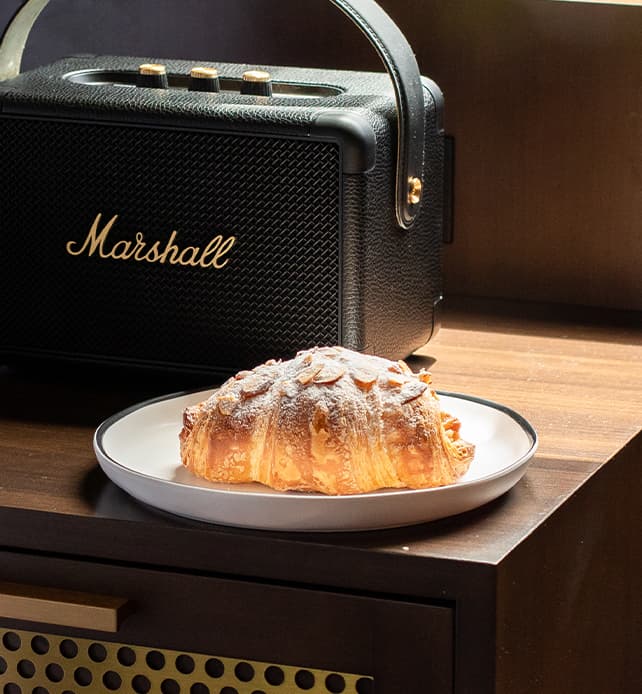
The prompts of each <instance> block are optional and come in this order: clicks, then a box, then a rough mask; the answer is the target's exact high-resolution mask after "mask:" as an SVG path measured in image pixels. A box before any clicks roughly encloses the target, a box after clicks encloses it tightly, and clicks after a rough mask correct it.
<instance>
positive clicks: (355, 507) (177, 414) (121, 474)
mask: <svg viewBox="0 0 642 694" xmlns="http://www.w3.org/2000/svg"><path fill="white" fill-rule="evenodd" d="M211 393H212V391H200V392H195V393H187V394H185V393H179V394H174V395H167V396H165V397H162V398H158V399H156V400H150V401H147V402H143V403H141V404H139V405H135V406H134V407H131V408H129V409H127V410H124V411H122V412H119V413H118V414H116V415H114V416H113V417H110V418H109V419H107V420H106V421H105V422H103V423H102V424H101V425H100V427H98V429H97V430H96V434H95V436H94V450H95V451H96V456H97V458H98V462H99V463H100V466H101V467H102V469H103V470H104V472H105V474H106V475H107V476H108V477H109V478H110V479H111V480H112V481H113V482H115V483H116V484H117V485H118V486H119V487H121V488H122V489H124V490H125V491H126V492H128V493H129V494H131V495H132V496H133V497H135V498H136V499H138V500H140V501H143V502H144V503H146V504H149V505H150V506H154V507H156V508H159V509H162V510H163V511H168V512H170V513H175V514H178V515H180V516H185V517H187V518H192V519H195V520H200V521H206V522H210V523H219V524H222V525H233V526H238V527H244V528H256V529H261V530H288V531H308V532H311V531H322V532H325V531H331V532H336V531H348V530H375V529H382V528H394V527H399V526H403V525H413V524H415V523H423V522H425V521H430V520H435V519H437V518H443V517H445V516H450V515H454V514H456V513H462V512H464V511H469V510H470V509H473V508H476V507H478V506H481V505H482V504H485V503H487V502H489V501H491V500H492V499H495V498H497V497H498V496H500V495H501V494H503V493H504V492H506V491H508V490H509V489H510V488H511V487H512V486H513V485H514V484H515V483H516V482H517V481H518V480H519V479H520V478H521V477H522V475H523V474H524V472H525V471H526V466H527V464H528V462H529V461H530V459H531V458H532V457H533V454H534V453H535V450H536V448H537V435H536V433H535V431H534V430H533V428H532V427H531V425H530V424H529V423H528V422H527V421H526V420H525V419H524V418H523V417H521V416H520V415H519V414H517V413H516V412H513V411H512V410H510V409H508V408H506V407H504V406H502V405H498V404H496V403H492V402H489V401H487V400H480V399H477V398H473V397H470V396H467V395H460V394H455V393H440V394H439V395H440V400H441V403H442V409H444V410H445V411H447V412H449V413H450V414H452V415H454V416H456V417H458V418H459V420H460V421H461V422H462V428H461V436H462V437H463V438H464V439H465V440H467V441H470V442H471V443H474V444H475V446H476V451H475V458H474V460H473V462H472V464H471V466H470V469H469V470H468V472H467V473H466V474H465V475H464V476H463V477H462V478H461V479H460V480H459V481H458V482H456V483H455V484H452V485H449V486H447V487H438V488H435V489H418V490H409V489H404V490H384V491H380V492H373V493H370V494H357V495H351V496H326V495H323V494H309V493H300V492H277V491H274V490H272V489H269V488H267V487H264V486H263V485H260V484H243V485H231V484H215V483H212V482H207V481H206V480H201V479H199V478H197V477H195V476H194V475H192V474H191V473H190V472H188V471H187V470H186V469H185V468H183V466H182V465H181V462H180V456H179V446H178V433H179V431H180V429H181V426H182V412H183V409H184V408H185V407H187V406H188V405H193V404H196V403H198V402H201V401H202V400H204V399H206V398H207V397H209V396H210V394H211Z"/></svg>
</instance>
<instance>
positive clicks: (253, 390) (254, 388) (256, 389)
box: [241, 373, 273, 398]
mask: <svg viewBox="0 0 642 694" xmlns="http://www.w3.org/2000/svg"><path fill="white" fill-rule="evenodd" d="M272 383H273V379H272V377H271V376H267V375H263V374H258V373H255V374H252V375H251V376H248V377H247V378H246V379H244V380H243V383H242V385H241V395H242V396H243V397H244V398H253V397H254V396H255V395H261V393H265V392H266V391H267V390H269V388H270V386H271V385H272Z"/></svg>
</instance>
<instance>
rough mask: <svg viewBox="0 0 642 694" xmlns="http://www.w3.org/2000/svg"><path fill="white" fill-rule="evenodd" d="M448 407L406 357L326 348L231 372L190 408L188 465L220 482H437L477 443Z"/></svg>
mask: <svg viewBox="0 0 642 694" xmlns="http://www.w3.org/2000/svg"><path fill="white" fill-rule="evenodd" d="M459 426H460V425H459V422H458V421H457V420H456V419H454V418H452V417H450V416H449V415H447V414H445V413H442V412H441V410H440V407H439V400H438V397H437V395H436V394H435V392H434V390H432V389H431V387H430V374H429V373H427V372H425V371H422V372H420V373H419V374H414V373H413V372H412V371H411V370H410V369H409V368H408V366H407V365H406V364H405V363H404V362H401V361H400V362H392V361H388V360H387V359H381V358H379V357H373V356H368V355H364V354H360V353H358V352H352V351H350V350H347V349H344V348H342V347H322V348H314V349H311V350H306V351H303V352H299V354H297V356H296V357H295V358H294V359H291V360H289V361H284V362H276V361H274V360H270V361H268V362H266V363H265V364H262V365H261V366H258V367H256V368H255V369H253V370H252V371H241V372H240V373H238V374H237V375H236V376H234V377H232V378H230V379H229V380H227V381H226V382H225V383H224V384H223V385H222V386H221V387H220V388H219V389H218V390H216V392H215V393H214V394H213V395H212V396H211V397H210V398H209V399H208V400H207V401H205V402H202V403H200V404H198V405H196V406H194V407H189V408H187V409H186V410H185V412H184V413H183V429H182V431H181V433H180V444H181V459H182V462H183V465H185V467H186V468H188V469H189V470H190V471H191V472H193V473H194V474H196V475H198V476H200V477H204V478H206V479H208V480H211V481H214V482H225V483H229V482H233V483H235V482H261V483H262V484H265V485H267V486H268V487H272V488H274V489H279V490H297V491H303V492H322V493H324V494H357V493H363V492H371V491H374V490H377V489H383V488H402V487H408V488H412V489H417V488H425V487H438V486H442V485H445V484H449V483H451V482H454V481H455V480H456V479H458V478H459V477H460V476H461V475H463V474H464V473H465V472H466V470H467V469H468V467H469V465H470V462H471V460H472V458H473V454H474V446H473V445H472V444H469V443H466V442H465V441H463V440H462V439H460V438H459Z"/></svg>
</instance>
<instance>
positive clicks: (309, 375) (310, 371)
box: [296, 363, 323, 386]
mask: <svg viewBox="0 0 642 694" xmlns="http://www.w3.org/2000/svg"><path fill="white" fill-rule="evenodd" d="M322 368H323V364H319V363H317V364H313V365H312V366H309V367H308V368H307V369H303V371H299V373H298V374H297V377H296V380H297V381H298V382H299V383H301V384H302V385H304V386H306V385H307V384H308V383H312V379H313V378H314V377H315V376H316V375H317V374H318V373H319V371H321V369H322Z"/></svg>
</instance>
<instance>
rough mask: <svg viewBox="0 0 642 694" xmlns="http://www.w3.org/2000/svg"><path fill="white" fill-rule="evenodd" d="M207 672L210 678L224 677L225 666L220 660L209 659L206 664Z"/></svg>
mask: <svg viewBox="0 0 642 694" xmlns="http://www.w3.org/2000/svg"><path fill="white" fill-rule="evenodd" d="M205 672H206V673H207V674H208V675H209V676H210V677H223V673H224V672H225V666H224V665H223V663H222V662H221V661H220V660H219V659H218V658H209V659H208V660H207V662H206V663H205Z"/></svg>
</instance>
